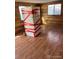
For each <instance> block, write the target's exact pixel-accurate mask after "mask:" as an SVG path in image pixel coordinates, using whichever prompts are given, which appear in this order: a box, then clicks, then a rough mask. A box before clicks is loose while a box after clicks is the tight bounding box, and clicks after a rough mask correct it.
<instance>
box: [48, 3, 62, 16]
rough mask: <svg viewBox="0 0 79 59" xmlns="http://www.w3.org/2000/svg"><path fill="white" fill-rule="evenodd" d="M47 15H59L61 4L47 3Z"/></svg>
mask: <svg viewBox="0 0 79 59" xmlns="http://www.w3.org/2000/svg"><path fill="white" fill-rule="evenodd" d="M48 15H61V4H52V5H48Z"/></svg>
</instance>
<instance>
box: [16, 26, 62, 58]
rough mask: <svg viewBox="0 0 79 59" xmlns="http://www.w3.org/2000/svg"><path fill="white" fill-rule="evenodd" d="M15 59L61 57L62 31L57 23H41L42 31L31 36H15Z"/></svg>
mask: <svg viewBox="0 0 79 59" xmlns="http://www.w3.org/2000/svg"><path fill="white" fill-rule="evenodd" d="M15 42H16V44H15V45H16V47H15V50H16V52H15V53H16V54H15V57H16V59H63V31H62V26H59V25H43V26H42V33H41V35H39V36H38V37H35V38H32V37H27V36H24V35H23V34H21V35H18V36H16V38H15Z"/></svg>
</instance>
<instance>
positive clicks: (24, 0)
mask: <svg viewBox="0 0 79 59" xmlns="http://www.w3.org/2000/svg"><path fill="white" fill-rule="evenodd" d="M15 1H16V2H28V3H47V2H51V1H59V0H15Z"/></svg>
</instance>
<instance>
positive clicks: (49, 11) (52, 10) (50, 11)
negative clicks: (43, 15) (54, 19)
mask: <svg viewBox="0 0 79 59" xmlns="http://www.w3.org/2000/svg"><path fill="white" fill-rule="evenodd" d="M54 8H55V6H54V5H48V15H54V14H55V12H54Z"/></svg>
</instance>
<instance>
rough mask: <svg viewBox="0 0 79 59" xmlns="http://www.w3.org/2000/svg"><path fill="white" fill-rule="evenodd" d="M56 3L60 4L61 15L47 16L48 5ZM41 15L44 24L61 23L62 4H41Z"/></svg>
mask: <svg viewBox="0 0 79 59" xmlns="http://www.w3.org/2000/svg"><path fill="white" fill-rule="evenodd" d="M57 3H61V4H62V10H61V15H58V16H57V15H54V16H53V15H52V16H51V15H48V5H51V4H57ZM41 13H42V17H43V19H44V22H45V23H46V24H50V23H63V3H62V2H51V3H47V4H42V5H41Z"/></svg>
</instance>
